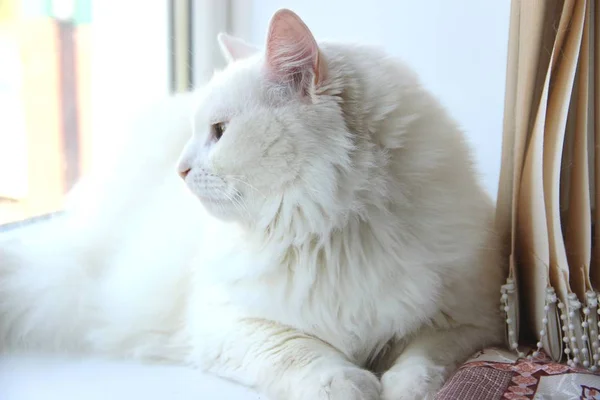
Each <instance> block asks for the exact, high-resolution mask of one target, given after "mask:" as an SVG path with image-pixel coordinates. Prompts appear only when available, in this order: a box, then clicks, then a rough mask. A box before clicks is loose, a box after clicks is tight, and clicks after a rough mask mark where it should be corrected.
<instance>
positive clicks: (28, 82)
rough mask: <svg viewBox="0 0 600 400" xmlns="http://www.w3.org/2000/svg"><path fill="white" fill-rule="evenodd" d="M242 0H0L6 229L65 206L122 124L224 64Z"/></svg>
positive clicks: (106, 154) (239, 24)
mask: <svg viewBox="0 0 600 400" xmlns="http://www.w3.org/2000/svg"><path fill="white" fill-rule="evenodd" d="M247 21H248V6H247V4H246V2H245V0H219V1H212V0H208V1H195V0H156V1H146V0H2V1H0V60H1V62H0V110H1V114H0V229H1V230H5V229H8V228H10V227H12V226H14V225H15V224H17V225H20V224H21V223H22V222H28V221H37V220H38V219H40V218H44V217H45V216H48V215H51V214H53V213H56V212H60V211H61V210H62V208H63V206H64V202H65V198H66V196H67V194H68V192H69V190H70V189H72V188H73V186H74V185H76V184H77V182H78V181H79V180H80V179H81V178H82V177H84V176H85V175H86V173H87V172H88V171H89V170H90V168H95V167H101V166H102V164H103V163H107V162H110V158H111V156H112V154H113V149H114V147H115V146H117V145H118V143H119V142H120V140H122V137H121V134H120V129H119V128H120V127H122V126H123V125H124V124H125V123H126V122H127V119H128V118H130V117H131V116H133V115H135V113H136V112H138V111H139V110H140V109H142V108H143V107H145V106H146V105H148V104H149V103H151V102H152V101H154V100H156V99H159V98H161V97H164V96H166V95H168V94H169V93H171V92H174V91H182V90H189V89H190V88H192V87H193V86H194V85H199V84H202V82H204V81H206V80H207V79H208V78H210V76H211V75H212V71H213V69H214V68H216V67H220V66H222V65H223V59H222V58H221V55H220V53H219V51H218V47H217V44H216V35H217V33H218V32H221V31H229V32H233V33H238V34H240V33H241V34H244V33H245V32H240V29H241V30H243V28H245V27H246V28H247Z"/></svg>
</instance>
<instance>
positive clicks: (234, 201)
mask: <svg viewBox="0 0 600 400" xmlns="http://www.w3.org/2000/svg"><path fill="white" fill-rule="evenodd" d="M223 195H224V196H225V197H226V198H227V199H228V200H229V201H230V202H231V204H233V206H234V207H235V208H236V209H237V210H238V211H240V213H244V212H245V213H246V214H247V215H248V218H250V219H252V215H251V214H250V211H249V210H248V207H245V206H243V205H242V204H241V203H240V202H239V201H238V199H236V198H235V196H230V195H229V194H227V193H225V192H223Z"/></svg>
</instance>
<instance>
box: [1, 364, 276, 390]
mask: <svg viewBox="0 0 600 400" xmlns="http://www.w3.org/2000/svg"><path fill="white" fill-rule="evenodd" d="M0 399H3V400H71V399H73V400H75V399H86V400H106V399H111V400H137V399H144V400H170V399H177V400H188V399H189V400H202V399H224V400H228V399H232V400H259V399H263V400H266V398H265V397H264V396H260V395H258V394H257V393H256V392H254V391H252V390H250V389H247V388H245V387H242V386H240V385H236V384H234V383H231V382H228V381H225V380H222V379H219V378H216V377H213V376H210V375H206V374H202V373H200V372H199V371H195V370H192V369H189V368H183V367H176V366H164V365H141V364H135V363H130V362H113V361H110V362H109V361H99V360H68V359H65V358H57V357H52V358H48V357H41V356H40V357H30V356H27V357H24V356H19V357H6V356H4V357H2V356H0Z"/></svg>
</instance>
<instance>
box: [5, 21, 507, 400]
mask: <svg viewBox="0 0 600 400" xmlns="http://www.w3.org/2000/svg"><path fill="white" fill-rule="evenodd" d="M284 17H286V16H285V15H284ZM298 29H301V28H298ZM307 43H308V42H307ZM270 44H271V45H273V43H271V42H270ZM276 44H277V43H275V45H276ZM306 46H310V43H308V44H306ZM313 50H314V49H313ZM318 54H319V57H320V58H319V60H318V62H319V63H323V65H321V66H322V67H323V68H324V69H323V70H322V72H321V73H325V72H323V71H326V75H321V76H320V77H319V80H320V81H319V82H316V80H315V82H316V83H314V84H313V83H310V85H309V89H310V91H309V93H308V94H307V95H306V96H303V95H297V96H296V93H295V92H294V90H293V89H290V87H289V86H286V83H285V82H284V81H282V82H283V83H282V82H279V81H276V80H274V78H273V76H272V75H270V73H269V71H268V70H267V69H268V68H266V67H265V57H264V55H262V54H259V53H257V54H254V55H252V56H250V57H246V58H244V59H241V60H237V61H234V62H232V63H231V64H230V65H229V66H228V67H227V68H226V69H225V70H224V71H222V72H220V73H218V74H216V75H215V77H214V78H213V79H212V80H211V82H210V83H209V84H208V85H207V87H205V88H203V89H202V90H200V91H198V92H197V93H193V94H184V95H179V96H176V97H174V98H172V99H169V100H167V101H166V102H164V103H161V104H159V105H157V107H156V108H155V109H153V110H149V111H148V112H147V113H145V114H144V115H142V116H141V117H140V118H139V119H137V123H136V125H135V126H134V127H132V128H130V132H131V140H130V144H129V146H128V147H127V148H126V149H125V151H124V152H123V153H122V154H121V155H120V156H115V161H114V163H111V165H110V166H107V167H106V169H104V170H102V171H97V172H96V173H94V174H92V175H91V176H90V177H89V179H88V181H87V182H84V183H82V186H81V187H80V188H78V191H77V192H76V193H74V194H73V195H74V197H73V199H72V202H71V203H70V206H69V209H68V211H67V213H66V215H65V216H64V217H61V218H58V219H56V220H55V221H53V222H50V223H47V224H44V226H40V227H37V228H33V230H31V231H29V230H26V231H24V232H23V234H22V235H20V236H21V237H20V238H17V239H18V240H16V241H5V242H3V243H0V349H3V350H4V351H8V350H9V349H15V348H23V347H28V348H34V349H37V350H38V351H40V350H44V351H48V350H59V351H83V352H99V353H102V354H106V355H114V356H117V357H138V358H142V359H150V360H156V361H169V362H178V363H187V364H190V365H193V366H197V367H201V368H203V369H204V370H207V371H210V372H212V373H215V374H217V375H220V376H222V377H226V378H229V379H233V380H236V381H238V382H240V383H243V384H246V385H250V386H253V387H257V388H258V389H259V390H261V391H263V392H265V393H267V394H268V395H270V396H272V397H273V398H281V399H302V400H304V399H306V400H309V399H311V400H312V399H318V398H319V399H320V398H323V399H343V400H347V399H378V398H380V397H381V398H383V399H386V400H388V399H389V400H392V399H393V400H398V399H419V400H420V399H430V398H433V393H435V391H436V390H437V389H438V388H439V387H440V385H441V384H442V383H443V381H444V379H445V378H446V377H447V376H448V374H449V373H450V372H451V371H452V370H453V369H454V368H455V367H456V365H457V364H458V363H460V362H462V361H463V360H464V359H465V358H466V357H468V356H469V355H471V353H473V352H474V351H476V350H477V349H480V348H482V347H484V346H487V345H490V344H495V343H498V342H499V341H500V338H501V333H502V330H501V329H502V323H501V322H502V321H501V318H500V316H499V313H498V307H499V304H498V298H499V295H498V293H499V292H498V290H499V286H500V284H501V279H502V277H503V275H504V270H503V267H502V262H501V260H500V258H499V253H500V249H499V243H498V239H497V235H496V234H495V233H494V229H493V222H492V221H493V204H492V202H491V201H490V199H489V198H488V196H487V195H486V194H485V193H484V191H483V190H482V188H481V186H480V185H479V184H478V182H477V178H476V173H475V171H474V169H473V166H472V160H471V154H470V152H469V150H468V148H467V145H466V144H465V141H464V138H463V135H462V133H461V131H460V130H459V128H458V127H457V125H456V123H455V122H454V121H453V120H452V119H451V118H450V117H449V116H448V114H447V113H446V112H445V111H444V110H443V109H442V107H441V106H440V104H439V103H438V101H437V100H436V99H435V98H434V97H433V96H432V95H431V94H429V93H428V92H427V91H426V90H425V89H424V88H423V87H422V86H421V85H420V84H419V82H418V79H417V77H416V76H415V74H414V73H413V72H412V71H410V70H409V69H408V68H407V67H406V66H405V65H403V64H401V63H400V62H399V61H398V60H395V59H393V58H390V57H388V56H386V55H385V54H384V53H383V52H381V51H379V50H377V49H374V48H371V47H364V46H356V45H349V44H334V43H321V44H320V45H319V53H318ZM312 55H313V56H316V53H314V54H312ZM229 56H231V55H229ZM232 58H234V57H232ZM313 61H314V60H313ZM267 64H268V61H267ZM267 67H268V65H267ZM313 67H314V66H313ZM308 71H309V72H310V69H309V70H308ZM305 72H306V71H305ZM313 72H314V70H313ZM310 76H313V75H310ZM301 84H302V85H304V84H306V82H305V80H304V78H303V80H302V81H301ZM222 121H226V122H227V129H226V130H225V133H224V135H223V137H222V138H221V140H220V141H218V142H216V141H215V140H214V139H211V133H210V125H211V124H212V123H216V122H222ZM190 136H191V138H190ZM188 139H189V140H188ZM186 141H187V144H186V145H185V149H184V150H183V153H182V154H181V156H180V155H179V153H180V152H181V149H182V148H183V146H184V144H185V143H186ZM178 158H179V168H180V170H181V169H188V168H191V170H190V172H189V174H188V175H187V177H186V179H185V183H186V184H187V187H188V188H189V190H188V188H186V185H184V183H183V181H182V180H181V179H180V178H179V177H177V174H176V173H175V165H176V162H177V160H178ZM190 190H191V192H192V193H194V194H195V195H196V196H197V197H199V198H200V202H202V203H203V205H204V207H202V206H201V205H200V203H199V202H198V199H197V198H195V197H194V196H192V195H191V194H190V193H189V192H190ZM37 230H39V232H36V231H37ZM363 368H365V369H363ZM367 368H368V369H370V370H371V371H374V372H376V373H383V376H382V377H381V380H379V379H378V378H377V376H376V375H374V374H373V373H372V372H369V371H368V370H367Z"/></svg>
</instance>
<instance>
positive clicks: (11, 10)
mask: <svg viewBox="0 0 600 400" xmlns="http://www.w3.org/2000/svg"><path fill="white" fill-rule="evenodd" d="M69 6H71V7H69ZM73 6H74V7H73ZM90 6H91V4H90V0H82V1H77V2H73V4H68V2H60V1H55V2H52V1H50V0H48V1H25V0H24V1H14V0H4V1H2V2H1V3H0V59H1V60H2V62H1V63H0V109H1V110H2V118H0V171H1V173H0V224H1V223H8V222H14V221H18V220H23V219H26V218H31V217H35V216H39V215H44V214H48V213H51V212H54V211H57V210H59V209H60V207H61V205H62V203H63V201H64V195H65V193H66V191H68V190H69V189H70V188H71V187H72V186H73V185H74V183H75V182H76V181H77V180H78V178H79V177H80V176H81V175H82V174H84V173H85V171H86V169H87V168H88V167H89V162H90V152H91V129H90V112H91V93H90V81H91V79H90V74H91V69H90V65H91V52H90V50H91V47H92V46H91V40H92V37H91V24H92V15H91V9H90Z"/></svg>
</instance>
